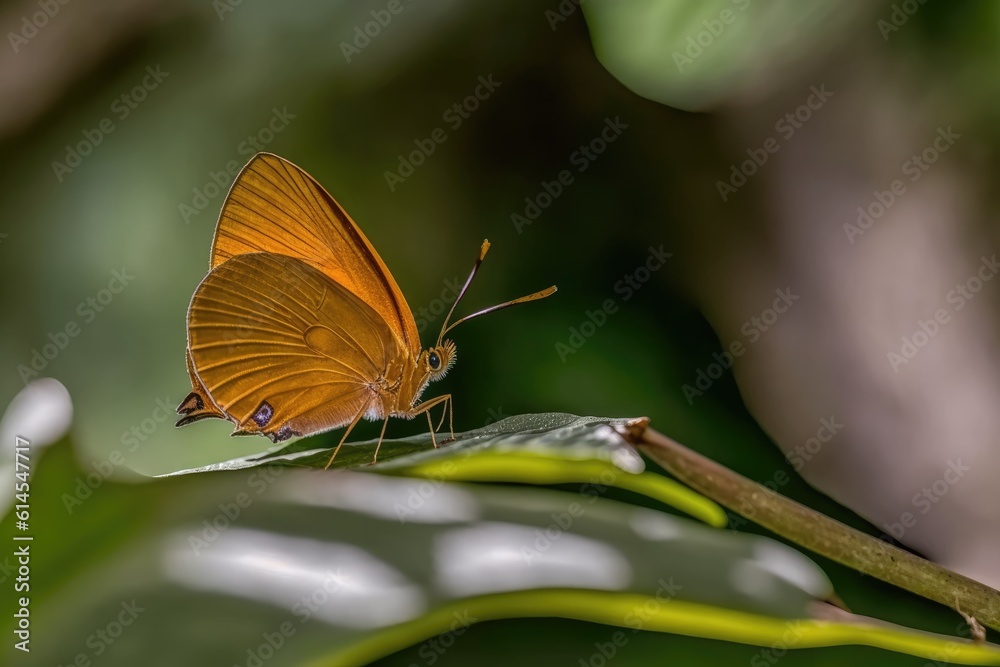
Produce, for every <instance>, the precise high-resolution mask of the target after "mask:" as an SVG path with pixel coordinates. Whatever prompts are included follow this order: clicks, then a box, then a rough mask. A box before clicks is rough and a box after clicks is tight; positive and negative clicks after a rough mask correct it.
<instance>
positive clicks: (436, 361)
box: [427, 352, 441, 371]
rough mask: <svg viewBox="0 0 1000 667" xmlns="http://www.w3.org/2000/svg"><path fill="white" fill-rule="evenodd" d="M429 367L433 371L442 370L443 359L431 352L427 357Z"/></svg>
mask: <svg viewBox="0 0 1000 667" xmlns="http://www.w3.org/2000/svg"><path fill="white" fill-rule="evenodd" d="M427 365H429V366H430V367H431V370H432V371H436V370H437V369H439V368H441V357H439V356H438V353H437V352H431V353H430V354H428V355H427Z"/></svg>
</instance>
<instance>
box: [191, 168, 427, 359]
mask: <svg viewBox="0 0 1000 667" xmlns="http://www.w3.org/2000/svg"><path fill="white" fill-rule="evenodd" d="M262 251H263V252H271V253H275V254H279V255H286V256H289V257H295V258H297V259H300V260H302V261H304V262H305V263H306V264H309V265H311V266H313V267H315V268H317V269H319V270H320V271H321V272H322V273H323V274H325V275H326V276H327V277H328V278H329V279H330V280H332V281H334V282H335V283H338V284H340V285H343V286H344V287H346V288H347V289H348V290H349V291H350V292H351V293H353V294H354V295H355V296H357V297H359V298H360V299H361V300H362V301H364V302H365V303H366V304H368V305H369V306H370V307H371V308H372V309H373V310H374V311H375V312H376V313H378V314H379V315H380V316H381V317H382V319H383V320H384V321H385V322H386V324H387V325H388V326H389V328H390V329H391V330H392V332H393V334H394V335H395V336H397V337H398V338H399V339H400V343H401V345H402V347H404V348H405V349H406V350H408V351H410V353H411V355H412V356H416V354H417V353H418V352H419V350H420V336H419V333H418V331H417V325H416V322H415V321H414V319H413V313H411V312H410V308H409V306H408V305H407V304H406V299H404V298H403V293H402V292H401V291H400V289H399V286H398V285H397V284H396V281H395V280H394V279H393V277H392V274H391V273H389V269H388V268H387V267H386V265H385V263H384V262H383V261H382V258H381V257H379V255H378V253H377V252H375V248H374V247H372V244H371V243H370V242H369V241H368V239H367V238H366V237H365V235H364V234H363V233H362V232H361V229H359V228H358V226H357V224H355V222H354V221H353V220H352V219H351V217H350V216H349V215H347V212H346V211H344V209H343V208H341V206H340V204H338V203H337V202H336V200H335V199H334V198H333V197H332V196H330V194H329V193H328V192H327V191H326V190H325V189H323V186H321V185H320V184H319V183H317V182H316V181H315V180H314V179H313V178H312V176H310V175H309V174H307V173H306V172H305V171H303V170H302V169H300V168H299V167H297V166H296V165H294V164H292V163H291V162H289V161H288V160H285V159H283V158H280V157H278V156H277V155H273V154H271V153H258V154H257V155H255V156H254V157H253V158H252V159H251V160H250V162H249V163H247V165H246V166H245V167H244V168H243V171H241V172H240V174H239V175H238V176H237V177H236V180H235V181H234V182H233V187H232V189H231V190H230V191H229V195H228V197H226V201H225V203H224V204H223V206H222V214H221V215H220V216H219V224H218V226H217V227H216V230H215V240H214V241H213V243H212V258H211V262H210V263H211V268H215V267H216V266H218V265H220V264H222V263H223V262H225V261H227V260H229V259H231V258H233V257H236V256H238V255H242V254H245V253H251V252H262Z"/></svg>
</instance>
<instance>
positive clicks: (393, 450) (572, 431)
mask: <svg viewBox="0 0 1000 667" xmlns="http://www.w3.org/2000/svg"><path fill="white" fill-rule="evenodd" d="M636 421H637V420H636V419H609V418H603V417H578V416H576V415H569V414H563V413H548V414H528V415H517V416H514V417H508V418H506V419H502V420H500V421H498V422H495V423H493V424H490V425H489V426H485V427H483V428H479V429H476V430H473V431H467V432H465V433H459V434H456V435H455V440H454V441H453V442H450V443H448V444H444V445H441V446H439V447H438V448H436V449H435V448H434V446H433V444H432V442H431V436H430V434H429V433H426V434H423V435H419V436H413V437H410V438H402V439H398V440H384V441H383V442H382V446H381V448H380V449H379V458H378V463H377V464H375V465H369V464H370V463H371V461H372V459H373V458H374V456H375V448H376V445H377V444H378V441H377V440H368V441H364V442H348V443H345V444H344V446H343V447H342V448H341V450H340V452H339V453H338V454H337V458H336V460H335V461H334V462H333V466H332V467H335V468H354V467H359V466H361V467H363V468H364V469H365V470H368V471H373V472H381V473H385V474H390V475H411V476H413V475H415V476H421V477H427V478H431V479H436V480H448V481H480V482H520V483H524V484H568V483H580V484H585V485H588V486H587V487H586V490H588V491H589V493H591V494H593V495H598V494H601V493H603V492H604V490H605V489H606V488H607V487H617V488H621V489H625V490H629V491H633V492H635V493H640V494H643V495H645V496H648V497H650V498H652V499H654V500H657V501H660V502H663V503H666V504H668V505H671V506H673V507H676V508H677V509H679V510H681V511H683V512H687V513H688V514H690V515H691V516H694V517H697V518H699V519H701V520H702V521H704V522H705V523H708V524H710V525H713V526H716V527H722V526H725V525H726V515H725V512H724V511H723V510H722V508H720V507H719V506H718V505H716V504H715V503H714V502H712V501H710V500H708V499H707V498H705V497H704V496H702V495H700V494H698V493H695V492H694V491H691V490H690V489H689V488H688V487H686V486H683V485H681V484H678V483H677V482H675V481H674V480H672V479H669V478H667V477H664V476H663V475H659V474H655V473H648V472H645V465H644V463H643V460H642V457H641V456H640V455H639V454H638V453H637V452H636V451H635V450H634V449H633V448H632V446H631V445H629V444H628V443H627V442H625V440H624V439H623V438H622V437H621V436H620V435H619V434H618V431H617V430H616V429H622V428H627V427H628V426H629V425H630V424H633V423H635V422H636ZM316 439H317V438H306V439H303V440H299V441H296V442H294V443H292V444H290V445H287V446H283V447H280V448H272V449H271V450H269V451H267V452H264V453H262V454H259V455H253V456H246V457H241V458H236V459H231V460H229V461H223V462H221V463H216V464H212V465H209V466H205V467H202V468H195V469H191V470H181V471H178V472H176V473H173V474H174V475H183V474H192V473H199V472H211V471H219V470H240V469H244V468H252V467H257V466H273V465H283V466H294V467H316V468H322V467H325V466H326V464H327V462H328V461H329V460H330V456H331V453H332V450H331V449H330V448H328V447H327V448H310V445H312V444H313V443H314V441H315V440H316ZM336 442H337V440H334V441H333V444H336Z"/></svg>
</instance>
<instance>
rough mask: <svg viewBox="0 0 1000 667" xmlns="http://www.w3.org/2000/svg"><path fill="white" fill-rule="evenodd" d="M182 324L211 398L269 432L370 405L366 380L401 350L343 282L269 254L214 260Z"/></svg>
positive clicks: (311, 424) (315, 428) (249, 425)
mask: <svg viewBox="0 0 1000 667" xmlns="http://www.w3.org/2000/svg"><path fill="white" fill-rule="evenodd" d="M188 332H189V353H190V355H191V361H192V364H193V366H194V369H195V371H196V372H197V376H198V379H200V381H201V383H203V385H204V388H205V389H206V390H207V392H208V393H209V394H210V395H211V398H212V400H213V401H214V403H215V405H217V406H218V408H219V409H220V410H221V411H223V412H224V413H225V414H226V415H227V416H228V417H229V418H230V419H232V420H233V421H234V422H236V423H237V425H238V432H240V433H257V432H263V433H265V434H266V435H269V436H270V437H272V438H273V439H277V440H281V439H284V438H287V437H290V436H291V435H298V434H308V433H315V432H320V431H325V430H329V429H331V428H336V427H338V426H342V425H344V424H346V423H348V422H350V421H351V420H352V419H353V418H354V417H355V416H356V415H357V414H358V413H359V411H362V410H364V409H366V405H367V406H369V407H371V406H372V405H373V397H374V395H375V394H374V389H373V386H374V385H375V384H377V383H378V382H380V381H384V377H385V373H386V371H387V369H388V368H389V367H390V366H391V365H393V361H394V360H395V361H397V363H396V364H395V365H396V366H398V360H399V359H400V358H406V357H407V356H408V355H407V353H406V352H405V351H403V350H400V349H399V347H398V343H397V338H396V336H395V335H394V334H393V332H392V331H391V329H390V327H389V325H388V324H387V323H386V322H385V320H384V319H383V318H382V316H381V315H380V314H379V313H377V312H376V311H375V310H373V309H372V308H371V307H370V306H368V305H367V304H366V303H365V302H364V301H362V300H361V299H360V298H358V297H357V296H356V295H354V294H353V293H352V292H351V291H350V290H348V289H347V288H346V287H345V286H344V285H341V284H339V283H337V282H334V281H332V280H330V278H328V277H327V276H326V275H325V274H324V273H322V272H321V271H320V270H319V269H318V268H316V267H313V266H311V265H309V264H307V263H306V262H304V261H302V260H299V259H296V258H293V257H287V256H284V255H279V254H273V253H270V252H258V253H249V254H241V255H238V256H236V257H233V258H231V259H229V260H227V261H225V262H222V263H221V264H219V265H217V266H215V268H213V269H212V271H211V272H210V273H209V275H208V276H207V277H206V278H205V280H203V281H202V283H201V284H200V285H199V286H198V289H197V290H196V291H195V294H194V297H193V298H192V300H191V306H190V309H189V311H188ZM375 407H376V408H377V407H378V406H377V405H375Z"/></svg>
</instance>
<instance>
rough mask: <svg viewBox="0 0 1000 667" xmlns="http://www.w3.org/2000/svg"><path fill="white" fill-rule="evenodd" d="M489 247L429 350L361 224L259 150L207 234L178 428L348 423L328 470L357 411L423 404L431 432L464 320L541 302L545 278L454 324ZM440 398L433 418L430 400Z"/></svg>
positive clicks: (279, 429)
mask: <svg viewBox="0 0 1000 667" xmlns="http://www.w3.org/2000/svg"><path fill="white" fill-rule="evenodd" d="M489 248H490V243H489V241H483V244H482V246H481V247H480V250H479V255H478V257H477V259H476V261H475V263H474V265H473V267H472V272H471V273H470V274H469V277H468V279H466V281H465V284H464V285H463V287H462V289H461V291H460V292H459V294H458V297H457V298H456V299H455V301H454V303H453V304H452V306H451V309H450V310H449V311H448V314H447V316H446V317H445V320H444V324H443V325H442V327H441V333H440V335H439V336H438V337H437V341H436V342H435V344H434V345H432V346H430V347H427V348H422V347H421V344H420V338H419V334H418V332H417V325H416V322H415V321H414V318H413V314H412V312H411V311H410V308H409V306H408V305H407V304H406V299H404V298H403V294H402V292H401V291H400V289H399V286H398V285H397V284H396V281H395V280H394V279H393V277H392V274H391V273H390V272H389V269H388V268H387V267H386V265H385V263H384V262H383V261H382V259H381V257H379V255H378V253H377V252H376V251H375V248H374V247H373V246H372V244H371V243H370V242H369V241H368V239H367V238H366V237H365V235H364V234H363V233H362V231H361V229H360V228H359V227H358V225H357V224H356V223H355V222H354V221H353V220H352V219H351V217H350V216H349V215H348V214H347V212H346V211H344V209H343V208H341V206H340V205H339V204H338V203H337V202H336V200H335V199H334V198H333V197H332V196H330V194H329V193H327V191H326V190H325V189H323V187H322V186H321V185H320V184H319V183H318V182H317V181H316V180H315V179H313V178H312V177H311V176H310V175H309V174H307V173H306V172H305V171H304V170H302V169H301V168H299V167H297V166H296V165H294V164H292V163H291V162H289V161H288V160H285V159H283V158H281V157H278V156H277V155H273V154H271V153H258V154H257V155H255V156H254V157H253V158H252V159H251V160H250V161H249V162H248V163H247V165H246V166H245V167H244V168H243V170H242V171H241V172H240V173H239V175H238V176H237V177H236V179H235V180H234V181H233V185H232V188H231V189H230V191H229V194H228V196H227V197H226V201H225V202H224V203H223V205H222V213H221V214H220V216H219V222H218V225H217V226H216V230H215V238H214V240H213V242H212V254H211V259H210V262H209V268H210V271H209V273H208V275H207V276H206V277H205V279H204V280H202V281H201V283H200V284H199V285H198V287H197V288H196V289H195V292H194V295H193V296H192V298H191V304H190V306H189V307H188V313H187V349H186V358H187V370H188V375H189V377H190V380H191V393H189V394H188V395H187V396H186V397H185V398H184V400H183V401H181V403H180V405H179V406H178V407H177V412H178V414H180V415H182V417H181V419H180V420H179V421H178V422H177V426H184V425H186V424H190V423H192V422H196V421H199V420H201V419H206V418H216V419H228V420H229V421H231V422H233V423H234V424H235V428H234V430H233V433H232V435H256V434H259V435H264V436H266V437H268V438H270V439H271V441H272V442H276V443H277V442H281V441H283V440H287V439H289V438H291V437H293V436H308V435H313V434H316V433H322V432H324V431H329V430H332V429H336V428H340V427H342V426H345V425H346V426H347V429H346V430H345V431H344V434H343V436H342V437H341V439H340V442H339V443H338V445H337V447H336V448H335V449H334V451H333V454H332V456H331V457H330V461H329V462H328V463H327V467H329V466H330V464H331V463H333V460H334V459H335V458H336V456H337V452H339V451H340V448H341V446H342V445H343V444H344V442H345V441H346V440H347V436H348V435H349V434H350V432H351V430H352V429H353V428H354V427H355V426H356V425H357V423H358V422H359V421H360V420H361V418H362V417H364V418H366V419H368V420H371V421H377V420H383V423H382V432H381V435H380V436H379V442H378V445H377V446H376V449H375V456H374V458H373V462H374V461H375V460H377V458H378V447H379V446H381V443H382V439H383V437H384V436H385V430H386V425H387V424H388V421H389V417H402V418H405V419H412V418H414V417H416V416H417V415H420V414H425V415H427V424H428V428H429V429H430V433H431V441H432V443H433V444H434V446H435V447H437V440H436V438H435V437H434V433H435V431H436V430H440V428H441V426H442V425H443V423H444V418H445V416H446V414H447V416H448V420H449V429H451V433H452V438H454V429H453V427H452V413H453V404H452V396H451V394H442V395H440V396H436V397H434V398H431V399H429V400H426V401H421V400H420V397H421V395H422V394H423V392H424V390H425V389H426V388H427V385H428V384H429V383H431V382H434V381H435V380H440V379H441V378H443V377H444V376H445V374H446V373H447V372H448V370H449V369H450V368H451V367H452V365H453V364H454V363H455V358H456V356H455V352H456V349H455V343H454V342H452V341H451V340H446V339H445V338H444V337H445V335H447V333H448V332H449V331H451V329H453V328H454V327H455V326H457V325H459V324H461V323H462V322H465V321H467V320H470V319H472V318H473V317H478V316H480V315H485V314H486V313H490V312H493V311H496V310H500V309H502V308H507V307H509V306H513V305H516V304H519V303H526V302H529V301H535V300H537V299H542V298H545V297H547V296H550V295H551V294H553V293H554V292H555V291H556V287H555V286H554V285H553V286H551V287H548V288H546V289H543V290H540V291H538V292H535V293H534V294H529V295H527V296H523V297H520V298H518V299H513V300H511V301H507V302H505V303H502V304H499V305H496V306H493V307H491V308H486V309H484V310H481V311H478V312H475V313H472V314H471V315H467V316H465V317H463V318H461V319H459V320H458V321H456V322H454V323H452V324H450V325H449V321H450V320H451V316H452V314H453V313H454V311H455V306H457V305H458V303H459V301H461V299H462V297H463V296H464V295H465V291H466V290H467V289H468V287H469V285H470V284H471V282H472V279H473V278H474V277H475V275H476V272H477V271H478V269H479V266H480V265H481V264H482V261H483V259H484V258H485V257H486V253H487V251H488V250H489ZM438 405H441V406H442V414H441V421H440V422H439V423H438V427H437V429H435V428H434V424H433V422H432V420H431V416H430V410H431V408H434V407H435V406H438Z"/></svg>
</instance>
